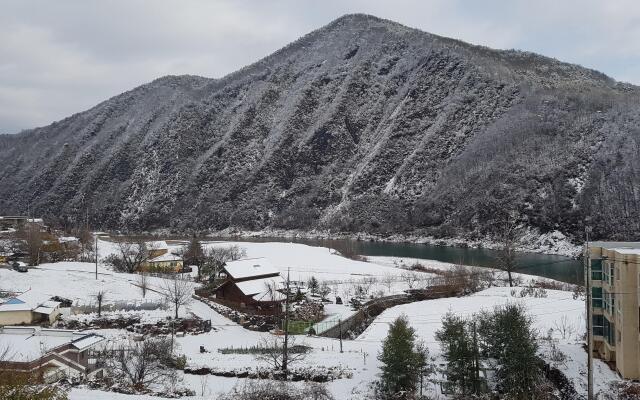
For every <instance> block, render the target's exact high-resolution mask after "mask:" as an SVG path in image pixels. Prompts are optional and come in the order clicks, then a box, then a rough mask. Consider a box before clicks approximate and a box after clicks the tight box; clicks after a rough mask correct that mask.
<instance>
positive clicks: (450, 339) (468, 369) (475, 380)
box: [436, 312, 480, 395]
mask: <svg viewBox="0 0 640 400" xmlns="http://www.w3.org/2000/svg"><path fill="white" fill-rule="evenodd" d="M436 340H438V341H439V342H440V346H441V348H442V354H443V356H444V358H445V359H446V360H447V367H446V371H445V374H446V378H447V382H448V383H450V384H451V385H452V386H454V387H455V390H456V391H457V392H458V393H461V394H464V395H466V394H471V393H478V392H479V390H480V382H479V377H478V375H477V372H478V369H479V365H478V362H479V361H478V359H479V357H478V353H477V346H476V345H475V341H474V337H473V332H472V329H471V326H470V324H469V321H467V320H465V319H463V318H462V317H459V316H457V315H454V314H453V313H451V312H449V313H447V314H446V315H445V316H444V317H443V318H442V328H441V329H440V330H438V331H437V332H436Z"/></svg>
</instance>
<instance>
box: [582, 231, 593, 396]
mask: <svg viewBox="0 0 640 400" xmlns="http://www.w3.org/2000/svg"><path fill="white" fill-rule="evenodd" d="M590 229H591V227H590V226H588V225H587V226H585V228H584V233H585V238H586V253H587V254H586V255H585V257H584V260H585V262H586V268H585V277H584V278H585V290H586V292H587V296H586V299H587V300H586V303H587V304H586V305H587V400H593V309H592V307H593V304H592V302H593V300H592V293H591V249H590V248H589V230H590Z"/></svg>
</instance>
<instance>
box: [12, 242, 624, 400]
mask: <svg viewBox="0 0 640 400" xmlns="http://www.w3.org/2000/svg"><path fill="white" fill-rule="evenodd" d="M234 244H236V245H238V246H240V247H243V248H245V249H246V252H247V257H267V258H268V259H269V260H270V261H271V263H272V264H274V265H275V266H277V267H278V268H279V270H280V272H281V273H282V274H283V275H285V274H287V273H290V275H291V279H292V280H299V281H306V280H308V279H309V278H310V277H311V276H315V277H316V278H317V279H318V281H320V282H323V281H325V282H327V283H328V284H329V287H330V288H331V289H332V294H331V295H330V296H329V297H330V298H333V296H335V295H336V294H338V295H339V296H342V297H343V299H344V300H348V298H350V297H351V296H352V295H353V294H354V293H353V291H354V287H355V286H357V285H363V284H364V285H370V287H369V289H368V290H369V292H370V293H375V292H377V291H380V292H382V293H383V294H385V295H386V294H393V293H399V292H402V291H403V290H405V289H406V288H407V287H408V283H407V282H406V281H405V280H404V279H403V276H402V275H403V274H405V273H406V270H405V269H403V268H401V267H402V266H403V265H401V263H404V264H408V265H410V264H412V263H413V262H414V261H415V260H412V259H395V258H391V257H375V258H370V262H362V261H355V260H351V259H347V258H344V257H342V256H340V255H339V254H336V252H335V251H333V250H330V249H327V248H320V247H312V246H307V245H303V244H291V243H247V242H215V243H207V244H206V246H229V245H234ZM171 246H172V247H173V248H175V249H177V247H178V246H179V245H178V244H172V245H171ZM116 250H117V249H116V248H115V246H114V245H113V244H112V243H110V242H108V241H103V240H101V241H100V248H99V254H100V258H104V257H105V256H106V255H108V254H110V253H112V252H115V251H116ZM418 261H419V262H420V263H421V264H423V265H425V266H427V267H430V268H434V269H444V270H446V269H449V268H451V267H452V265H451V264H447V263H440V262H437V261H428V260H418ZM98 272H99V275H98V280H96V279H95V266H94V264H91V263H69V262H63V263H56V264H44V265H42V266H40V267H39V268H34V269H30V270H29V272H28V273H26V274H24V273H22V274H21V273H18V272H15V271H11V270H6V269H0V288H2V289H11V290H27V289H29V288H32V289H33V290H39V291H42V292H44V293H46V294H50V295H52V296H53V295H60V296H63V297H68V298H70V299H72V300H74V301H91V300H92V298H93V296H94V295H95V293H96V292H97V291H98V290H100V289H105V290H107V292H108V295H107V301H108V300H109V299H112V300H113V301H116V300H124V301H138V300H142V293H141V290H140V289H139V288H138V287H137V286H135V283H136V276H135V275H129V274H121V273H115V272H113V271H111V270H109V269H108V268H105V267H103V266H101V267H100V268H99V271H98ZM420 276H421V277H423V278H428V277H430V276H432V274H422V275H420ZM371 278H375V279H373V280H372V279H371ZM528 278H530V276H529V277H528ZM153 286H155V287H160V286H161V280H160V278H153V281H152V287H153ZM147 298H155V299H161V296H160V294H158V293H154V292H151V293H149V292H148V293H147ZM507 302H519V303H522V304H524V305H525V306H526V307H527V309H528V310H529V312H530V314H531V315H532V316H533V317H534V319H535V326H536V328H537V329H538V330H539V331H540V333H541V334H544V335H546V334H547V333H548V332H549V330H550V329H554V331H553V333H552V336H553V337H554V339H555V340H556V341H557V343H558V346H559V348H560V349H561V350H562V351H563V352H564V353H565V354H567V356H568V357H569V358H568V360H567V361H566V362H565V363H566V371H567V374H568V375H569V377H570V378H571V379H572V380H573V381H574V382H575V383H576V388H577V389H578V390H579V391H582V392H583V391H584V382H585V375H584V373H583V372H584V366H585V365H586V354H585V352H584V351H583V350H582V348H581V344H580V340H579V336H580V335H581V334H582V333H583V332H584V316H583V313H584V302H583V301H581V300H579V299H577V300H576V299H573V297H572V293H571V292H565V291H553V290H548V291H547V297H543V298H534V297H524V298H523V297H520V288H513V289H512V288H502V287H494V288H490V289H486V290H484V291H481V292H479V293H476V294H474V295H471V296H467V297H459V298H446V299H439V300H429V301H422V302H417V303H411V304H406V305H401V306H397V307H393V308H390V309H388V310H386V311H385V312H383V313H382V314H381V315H380V316H378V318H376V319H375V321H374V322H373V323H372V324H371V325H370V326H369V327H368V328H367V329H366V330H365V331H364V332H363V333H362V334H361V335H360V336H359V337H358V338H357V339H356V340H350V341H347V340H345V341H344V343H343V352H342V353H341V352H340V345H339V341H338V340H335V339H330V338H322V337H306V336H299V337H297V340H296V342H297V343H298V344H305V345H308V346H311V347H312V348H313V350H312V351H311V353H310V354H309V355H308V356H307V359H306V360H305V361H304V364H300V365H299V366H321V367H324V368H332V367H335V368H339V369H341V370H343V371H344V373H345V374H346V376H347V377H345V378H342V379H336V380H334V381H332V382H329V383H328V384H327V386H328V388H329V390H330V391H331V392H332V393H333V394H334V396H335V398H336V399H354V400H358V399H367V398H369V396H368V394H369V385H370V383H371V382H373V381H374V380H375V379H376V377H377V374H378V371H379V362H378V360H377V355H378V352H379V351H380V348H381V345H382V341H383V339H384V338H385V337H386V334H387V329H388V324H389V323H390V322H391V321H393V319H395V318H396V317H397V316H399V315H401V314H406V315H407V316H408V317H409V321H410V323H411V325H412V326H413V327H414V328H415V329H416V331H417V334H418V337H419V339H420V340H423V341H424V342H425V343H426V344H427V345H428V347H429V350H430V352H431V354H432V356H435V357H436V358H437V357H439V354H440V349H439V346H438V344H437V343H436V341H435V339H434V333H435V331H436V330H438V329H439V327H440V324H441V322H440V321H441V318H442V316H443V315H444V314H445V313H446V312H448V311H449V310H451V311H453V312H455V313H457V314H460V315H471V314H473V313H474V312H478V311H480V310H483V309H487V310H489V309H491V308H492V307H494V306H495V305H498V304H505V303H507ZM326 311H327V314H328V317H327V318H328V319H329V320H331V319H334V320H335V319H336V318H338V319H343V318H346V317H347V316H348V315H349V313H350V312H351V311H350V308H349V307H348V306H338V305H329V306H327V309H326ZM143 312H144V311H143ZM159 312H160V313H161V311H153V312H149V317H150V318H161V317H162V316H161V315H159V314H157V313H159ZM154 313H155V314H154ZM166 313H167V314H169V313H170V310H169V311H166ZM183 313H185V314H187V313H193V314H195V315H197V316H199V317H201V318H203V319H210V320H211V322H212V325H213V327H214V328H215V329H214V330H212V331H211V332H209V333H206V334H201V335H187V336H185V337H178V338H177V339H176V340H177V343H178V345H179V351H180V352H181V353H184V354H185V355H186V357H187V362H188V365H189V366H191V367H198V366H208V367H213V368H220V369H225V370H228V369H242V370H247V369H251V368H267V367H268V365H267V364H265V363H264V362H261V361H256V359H255V358H254V357H253V356H251V355H244V354H221V353H219V352H218V351H217V350H218V349H221V348H228V347H236V348H237V347H249V346H255V345H258V344H261V343H262V341H263V340H264V339H273V335H271V334H270V333H261V332H253V331H249V330H246V329H244V328H242V327H241V326H239V325H237V324H235V323H233V322H231V321H230V320H228V319H227V318H225V317H223V316H222V315H220V314H218V313H217V312H215V311H214V310H212V309H211V308H210V307H208V306H207V305H206V304H204V303H202V302H199V301H194V302H192V304H190V305H189V306H187V307H186V308H185V309H184V310H183ZM156 314H157V315H156ZM561 324H565V325H566V324H569V325H571V326H572V327H573V328H572V330H573V332H572V334H571V335H567V336H565V337H564V338H563V337H562V336H561V335H560V333H559V332H558V330H557V328H558V326H559V325H561ZM100 333H101V334H103V335H105V336H107V337H108V338H109V339H110V340H113V341H118V340H124V339H125V338H126V337H127V335H128V333H127V332H126V331H118V330H101V331H100ZM200 346H204V347H205V348H206V350H207V352H205V353H200ZM545 351H546V349H545V347H544V346H543V348H542V349H541V352H542V353H543V354H544V352H545ZM293 367H294V368H295V367H296V365H294V366H293ZM561 369H562V370H565V369H564V368H561ZM596 371H597V379H596V382H605V383H603V384H600V385H599V386H598V388H599V389H600V390H604V389H605V385H606V382H608V381H611V380H614V379H616V378H615V374H614V373H613V372H611V371H610V370H609V368H608V367H607V366H606V365H605V364H603V363H601V362H599V361H597V362H596ZM181 379H182V385H184V386H188V387H190V388H191V389H193V390H195V391H196V393H197V394H198V395H199V394H200V393H201V391H202V389H204V393H205V396H204V397H202V396H196V397H195V398H194V399H204V398H206V399H211V398H215V397H216V395H217V394H219V393H223V392H227V391H229V390H231V389H232V388H233V387H234V386H235V385H238V384H242V382H243V381H242V380H241V379H237V378H224V377H216V376H207V378H201V377H200V376H196V375H184V374H181ZM205 380H206V381H205ZM431 389H432V390H433V389H434V388H431ZM70 398H71V399H72V400H89V399H91V400H103V399H116V400H138V399H140V400H148V399H151V398H153V397H151V396H126V395H118V394H115V393H107V392H101V391H94V390H88V389H86V388H75V389H73V390H72V391H71V393H70Z"/></svg>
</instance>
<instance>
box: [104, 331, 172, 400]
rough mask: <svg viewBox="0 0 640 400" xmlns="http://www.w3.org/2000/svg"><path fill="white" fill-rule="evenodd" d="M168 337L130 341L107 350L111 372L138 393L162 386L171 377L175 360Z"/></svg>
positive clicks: (108, 365)
mask: <svg viewBox="0 0 640 400" xmlns="http://www.w3.org/2000/svg"><path fill="white" fill-rule="evenodd" d="M171 354H172V352H171V343H170V340H169V339H167V338H147V339H145V340H143V341H129V342H128V343H126V344H121V345H119V346H118V347H116V348H115V349H111V350H107V351H106V357H105V359H106V364H107V368H108V370H109V371H110V372H111V373H113V374H114V375H115V377H116V378H119V379H121V380H124V381H125V382H126V383H127V384H129V385H130V386H131V387H133V388H136V389H138V390H141V389H145V388H147V387H148V386H149V385H151V384H160V383H163V382H165V381H166V380H167V378H170V377H171V373H173V371H174V368H173V359H172V355H171Z"/></svg>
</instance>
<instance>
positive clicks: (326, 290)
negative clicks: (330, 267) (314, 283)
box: [318, 282, 331, 300]
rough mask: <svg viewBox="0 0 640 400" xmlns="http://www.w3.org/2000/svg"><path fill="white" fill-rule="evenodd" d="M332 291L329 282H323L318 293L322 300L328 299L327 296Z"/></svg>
mask: <svg viewBox="0 0 640 400" xmlns="http://www.w3.org/2000/svg"><path fill="white" fill-rule="evenodd" d="M329 293H331V288H330V287H329V285H328V284H327V282H322V283H321V284H320V287H319V288H318V294H319V295H320V298H321V299H322V300H326V299H327V296H328V295H329Z"/></svg>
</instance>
